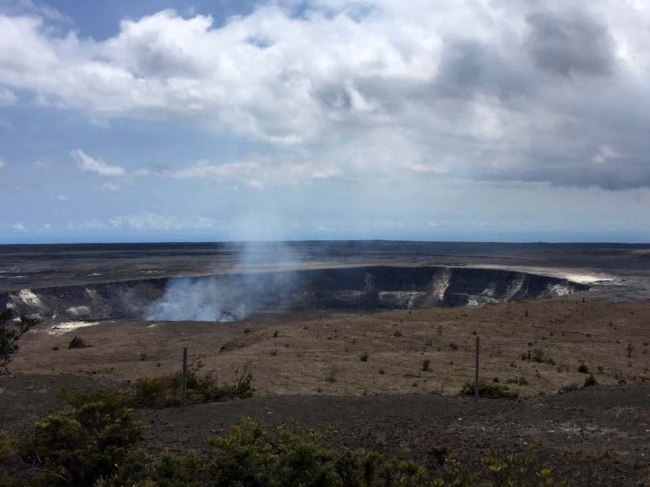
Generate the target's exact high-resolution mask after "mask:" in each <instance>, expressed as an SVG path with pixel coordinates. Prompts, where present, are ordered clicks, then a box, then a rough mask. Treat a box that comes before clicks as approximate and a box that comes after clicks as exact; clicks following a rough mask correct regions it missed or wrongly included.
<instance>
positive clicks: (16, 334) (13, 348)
mask: <svg viewBox="0 0 650 487" xmlns="http://www.w3.org/2000/svg"><path fill="white" fill-rule="evenodd" d="M13 317H14V315H13V312H12V311H11V310H9V309H7V310H4V311H1V312H0V374H2V373H6V372H7V367H8V366H9V363H11V360H12V358H13V356H14V355H15V354H16V352H17V351H18V341H19V340H20V338H21V337H22V336H23V335H24V334H25V333H27V332H28V331H29V330H31V329H32V328H34V327H35V326H36V325H38V324H39V323H40V320H37V319H36V318H30V317H28V316H21V317H20V320H19V321H18V322H17V323H16V322H14V321H13Z"/></svg>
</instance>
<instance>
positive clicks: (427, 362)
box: [422, 358, 431, 372]
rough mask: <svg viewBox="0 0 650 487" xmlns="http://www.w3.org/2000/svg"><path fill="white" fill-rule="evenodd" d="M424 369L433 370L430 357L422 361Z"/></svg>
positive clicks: (424, 370) (425, 370)
mask: <svg viewBox="0 0 650 487" xmlns="http://www.w3.org/2000/svg"><path fill="white" fill-rule="evenodd" d="M422 371H423V372H431V360H429V359H428V358H425V359H424V360H423V361H422Z"/></svg>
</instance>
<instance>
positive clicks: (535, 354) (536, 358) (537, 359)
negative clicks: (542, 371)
mask: <svg viewBox="0 0 650 487" xmlns="http://www.w3.org/2000/svg"><path fill="white" fill-rule="evenodd" d="M521 360H524V361H526V362H533V363H536V364H549V365H555V360H553V359H552V358H551V357H549V356H547V355H546V353H545V352H544V350H540V349H539V348H533V349H532V350H529V351H528V352H524V353H522V354H521Z"/></svg>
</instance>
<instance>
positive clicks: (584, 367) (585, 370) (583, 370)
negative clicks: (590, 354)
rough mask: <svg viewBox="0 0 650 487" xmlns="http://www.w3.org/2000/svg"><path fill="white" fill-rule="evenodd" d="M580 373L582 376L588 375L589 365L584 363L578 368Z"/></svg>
mask: <svg viewBox="0 0 650 487" xmlns="http://www.w3.org/2000/svg"><path fill="white" fill-rule="evenodd" d="M578 372H580V373H581V374H588V373H589V367H587V364H584V363H582V364H580V365H579V366H578Z"/></svg>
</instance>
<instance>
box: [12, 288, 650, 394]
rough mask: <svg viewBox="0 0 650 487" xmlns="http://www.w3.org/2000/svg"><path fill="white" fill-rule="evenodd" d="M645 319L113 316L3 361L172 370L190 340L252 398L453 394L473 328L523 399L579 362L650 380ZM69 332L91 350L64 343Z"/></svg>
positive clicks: (19, 367) (208, 368) (607, 374)
mask: <svg viewBox="0 0 650 487" xmlns="http://www.w3.org/2000/svg"><path fill="white" fill-rule="evenodd" d="M649 322H650V302H648V301H643V302H626V303H608V302H603V301H589V300H586V302H584V303H583V302H581V301H564V300H543V301H531V302H522V303H506V304H497V305H490V306H483V307H477V308H451V309H449V308H434V309H420V310H411V311H408V310H403V311H391V312H384V313H378V314H371V315H363V316H358V315H356V316H353V315H339V316H337V315H333V316H327V317H324V318H320V317H319V315H318V313H317V312H312V313H309V314H303V315H299V316H296V315H292V316H282V315H275V316H259V317H256V318H251V319H248V320H245V321H242V322H237V323H196V322H187V323H169V322H160V323H150V322H140V321H115V322H104V323H101V324H99V325H96V326H92V327H87V328H81V329H77V330H75V331H72V332H68V333H63V334H58V335H51V334H49V333H52V330H48V329H47V328H41V329H38V330H36V331H34V332H32V333H29V334H28V335H27V336H26V337H25V338H24V340H23V343H22V347H21V351H20V353H19V354H18V356H17V357H16V360H15V362H14V364H13V368H14V369H15V370H16V371H19V372H21V373H26V374H38V373H43V374H53V373H54V374H58V373H64V374H74V375H81V376H92V377H101V378H105V379H111V380H122V381H126V380H131V381H133V380H136V379H137V378H139V377H149V376H155V375H164V374H169V373H173V372H175V371H177V370H178V369H179V366H180V359H181V356H182V349H183V347H188V348H189V352H190V359H191V361H194V362H197V361H199V360H200V361H201V362H202V363H203V364H204V367H203V369H202V373H213V374H215V375H217V376H218V377H219V378H221V379H222V380H229V379H230V378H231V376H232V374H233V373H234V371H235V370H237V369H240V370H241V368H242V367H244V366H245V365H247V366H248V367H249V369H250V370H251V372H252V374H253V378H254V380H253V385H254V387H255V388H256V389H257V390H258V391H259V393H260V394H262V395H286V394H323V395H340V394H353V395H366V394H370V395H379V394H403V393H414V392H415V393H425V394H428V393H443V394H447V395H449V394H451V395H453V394H456V393H457V392H458V391H459V390H460V388H461V387H462V386H463V384H464V383H465V382H466V381H468V380H470V379H472V378H473V376H474V360H475V358H474V357H475V355H474V354H475V344H476V337H477V336H478V337H480V339H481V347H480V350H481V353H480V358H481V359H480V375H481V377H483V378H486V379H494V378H498V380H499V381H500V382H501V383H506V382H508V381H510V382H515V381H517V382H523V383H525V385H518V384H510V387H511V388H512V389H515V390H519V391H520V393H521V394H522V395H523V396H533V395H538V394H543V393H544V394H548V393H555V392H557V391H559V390H560V389H562V388H563V387H566V386H569V385H571V384H578V385H582V384H583V383H584V380H585V377H586V375H585V374H583V373H579V372H578V366H579V365H580V364H581V363H584V364H585V365H586V366H587V367H588V370H589V372H590V373H593V374H594V376H595V377H596V380H597V381H598V382H599V383H600V384H604V385H613V384H618V383H619V382H625V383H629V384H631V383H643V382H645V381H650V355H649V354H648V349H649V342H650V327H649V326H648V323H649ZM74 336H79V337H81V338H83V339H84V340H85V341H86V342H88V343H89V344H91V345H92V347H90V348H85V349H68V348H67V346H68V343H69V342H70V340H71V339H72V338H73V337H74ZM536 350H538V351H539V352H536ZM529 351H530V352H531V357H532V358H533V360H528V352H529ZM540 353H541V362H535V361H534V357H535V355H536V354H537V355H539V354H540ZM522 355H523V356H524V358H525V360H524V359H522ZM366 357H367V359H366V360H363V359H364V358H366ZM425 360H428V361H429V363H430V365H429V369H430V370H428V371H425V370H423V363H424V361H425ZM521 378H523V379H524V380H521Z"/></svg>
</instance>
